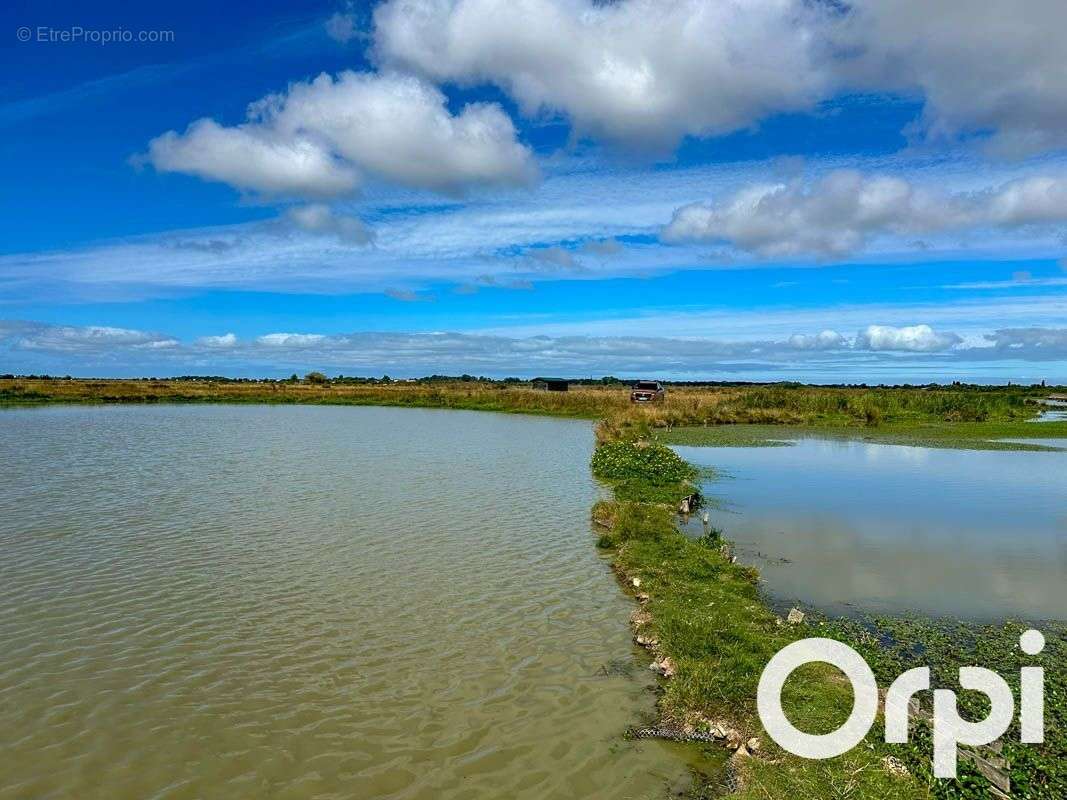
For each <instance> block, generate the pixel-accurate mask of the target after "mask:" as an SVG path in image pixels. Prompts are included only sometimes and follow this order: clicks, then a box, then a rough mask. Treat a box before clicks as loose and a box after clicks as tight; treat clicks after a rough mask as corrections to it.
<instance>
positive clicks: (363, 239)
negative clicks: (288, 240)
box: [285, 203, 374, 244]
mask: <svg viewBox="0 0 1067 800" xmlns="http://www.w3.org/2000/svg"><path fill="white" fill-rule="evenodd" d="M285 217H286V219H287V220H288V221H289V222H290V224H292V225H295V226H296V227H297V228H300V229H301V230H304V231H307V232H308V233H314V234H320V235H328V236H336V237H337V238H338V239H340V240H341V241H343V242H349V243H351V244H367V243H368V242H369V241H371V240H372V239H373V238H374V234H373V232H372V231H371V230H370V228H368V227H367V226H366V225H364V224H363V222H362V221H361V220H359V219H357V218H356V217H349V216H345V215H342V214H336V213H334V211H332V210H331V209H330V207H329V206H326V205H323V204H321V203H312V204H310V205H306V206H297V207H296V208H291V209H289V210H288V211H287V212H286V214H285Z"/></svg>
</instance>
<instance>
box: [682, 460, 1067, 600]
mask: <svg viewBox="0 0 1067 800" xmlns="http://www.w3.org/2000/svg"><path fill="white" fill-rule="evenodd" d="M676 449H677V450H678V452H679V453H680V454H681V455H682V456H683V457H684V458H686V459H687V460H689V461H691V462H693V463H696V464H702V465H707V466H712V467H715V468H716V469H718V470H721V471H722V472H724V473H726V475H727V476H728V477H725V478H723V479H721V480H716V481H713V482H710V483H708V484H706V485H705V487H704V489H705V491H706V492H707V493H708V494H709V495H711V496H713V497H717V498H721V500H722V502H723V504H724V508H723V510H721V511H714V510H713V511H712V512H711V517H712V523H713V524H715V525H717V526H718V527H721V528H723V529H724V530H725V532H726V535H727V536H728V537H730V538H731V539H734V540H735V541H736V543H737V545H738V557H739V559H740V560H742V561H745V562H748V563H752V564H755V565H756V566H758V567H759V569H760V572H761V574H762V576H763V578H764V579H765V581H766V589H767V591H768V593H769V594H770V595H771V596H772V597H773V598H775V599H776V600H778V601H780V602H782V603H787V602H791V601H794V600H799V601H802V602H804V603H808V604H811V605H814V606H816V607H819V608H822V609H824V610H828V611H835V612H836V611H846V612H847V611H849V610H850V609H863V610H873V611H889V612H899V611H906V610H916V611H922V612H927V613H933V614H938V615H941V614H943V615H957V616H960V617H963V618H969V619H995V618H1004V617H1007V616H1017V617H1025V618H1035V619H1065V618H1067V453H1063V452H1058V453H1052V452H1004V451H964V450H936V449H930V448H923V447H900V446H892V445H880V444H869V443H865V442H839V441H826V440H819V439H802V440H799V441H797V442H795V443H794V445H793V446H791V447H749V448H743V447H740V448H739V447H724V448H715V447H706V448H701V447H679V448H676Z"/></svg>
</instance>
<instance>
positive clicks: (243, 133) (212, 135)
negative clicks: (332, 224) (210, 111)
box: [146, 119, 359, 197]
mask: <svg viewBox="0 0 1067 800" xmlns="http://www.w3.org/2000/svg"><path fill="white" fill-rule="evenodd" d="M146 158H147V160H148V161H149V162H150V163H151V164H152V166H154V167H155V168H156V169H157V170H159V171H160V172H183V173H185V174H187V175H195V176H196V177H198V178H203V179H205V180H210V181H220V182H222V183H228V184H230V185H231V186H233V187H235V188H237V189H240V190H241V191H251V192H262V193H264V194H278V195H298V196H312V197H329V196H331V195H339V194H346V193H348V192H351V191H353V190H354V189H355V188H356V186H357V185H359V175H358V173H357V172H356V170H355V169H353V168H352V166H351V165H349V164H345V163H343V162H341V161H339V160H338V159H335V158H334V157H333V156H332V155H331V154H330V153H329V151H328V150H326V149H325V148H324V147H323V146H322V145H321V144H319V143H318V142H315V141H312V140H311V139H309V138H307V137H304V136H297V137H292V138H288V137H285V136H282V135H279V134H278V133H276V132H274V131H272V130H270V129H269V128H265V127H262V126H259V125H238V126H237V127H234V128H224V127H222V126H221V125H219V124H218V123H217V122H215V121H214V120H211V119H201V120H197V121H196V122H194V123H193V124H192V125H190V126H189V127H188V128H187V129H186V131H185V133H183V134H179V133H177V132H176V131H168V132H167V133H164V134H163V135H162V136H158V137H156V138H155V139H153V140H152V141H151V142H149V144H148V154H147V156H146Z"/></svg>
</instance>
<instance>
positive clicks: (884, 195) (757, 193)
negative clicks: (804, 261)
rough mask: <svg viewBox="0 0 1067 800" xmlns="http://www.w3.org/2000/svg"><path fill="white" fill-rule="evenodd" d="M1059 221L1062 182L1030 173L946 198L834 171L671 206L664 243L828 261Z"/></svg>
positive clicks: (1065, 203) (1065, 214) (892, 180)
mask: <svg viewBox="0 0 1067 800" xmlns="http://www.w3.org/2000/svg"><path fill="white" fill-rule="evenodd" d="M1056 222H1061V223H1062V222H1067V178H1065V177H1062V176H1031V177H1026V178H1020V179H1017V180H1013V181H1009V182H1007V183H1005V184H1002V185H1000V186H997V187H992V188H989V189H985V190H982V191H978V192H973V191H971V192H959V193H956V194H948V193H945V192H941V191H936V190H932V189H929V188H923V187H920V186H917V185H914V184H912V183H910V182H909V181H907V180H905V179H903V178H899V177H893V176H884V175H864V174H863V173H861V172H859V171H856V170H836V171H833V172H831V173H829V174H827V175H826V176H824V177H822V178H820V179H818V180H817V181H815V182H814V183H804V182H803V181H800V180H796V181H793V182H791V183H778V184H770V185H767V184H764V185H754V186H750V187H748V188H745V189H742V190H740V191H738V192H737V193H736V194H734V195H733V196H732V197H730V198H729V199H727V200H725V201H723V202H720V203H711V204H704V203H691V204H689V205H685V206H682V207H681V208H679V209H677V210H676V211H675V213H674V216H673V218H672V220H671V222H670V224H668V225H667V226H666V228H664V230H663V238H664V240H665V241H668V242H687V241H693V242H709V241H714V242H728V243H730V244H733V245H734V246H736V247H738V248H739V249H741V250H745V251H748V252H751V253H755V254H757V255H759V256H762V257H765V258H783V257H785V258H788V257H795V256H803V255H815V256H819V257H824V258H833V257H841V256H845V255H849V254H851V253H854V252H856V251H858V250H861V249H863V248H864V247H865V246H866V245H867V244H868V243H869V242H870V241H871V240H872V239H874V238H875V237H878V236H887V235H892V236H898V237H899V236H910V235H915V234H928V233H939V232H945V231H953V230H964V229H974V228H978V229H983V228H1003V229H1011V228H1019V227H1023V226H1028V225H1042V224H1048V223H1056Z"/></svg>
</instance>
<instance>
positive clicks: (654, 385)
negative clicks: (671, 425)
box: [630, 381, 667, 403]
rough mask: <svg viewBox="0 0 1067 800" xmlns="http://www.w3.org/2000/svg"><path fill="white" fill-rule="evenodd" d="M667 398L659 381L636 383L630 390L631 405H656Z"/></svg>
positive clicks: (665, 391)
mask: <svg viewBox="0 0 1067 800" xmlns="http://www.w3.org/2000/svg"><path fill="white" fill-rule="evenodd" d="M666 397H667V390H666V389H664V388H663V385H662V384H661V383H660V382H659V381H638V382H637V383H635V384H634V385H633V387H632V388H631V390H630V402H631V403H656V402H659V401H660V400H663V399H665V398H666Z"/></svg>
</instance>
